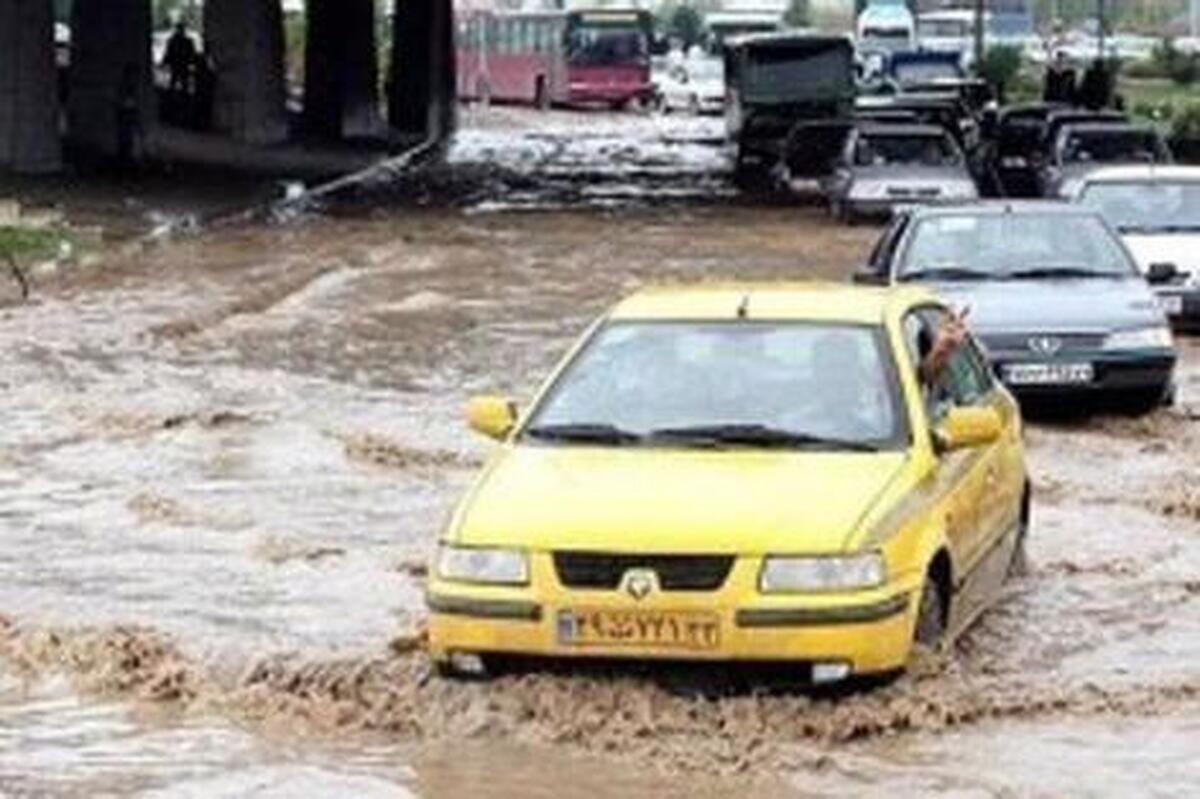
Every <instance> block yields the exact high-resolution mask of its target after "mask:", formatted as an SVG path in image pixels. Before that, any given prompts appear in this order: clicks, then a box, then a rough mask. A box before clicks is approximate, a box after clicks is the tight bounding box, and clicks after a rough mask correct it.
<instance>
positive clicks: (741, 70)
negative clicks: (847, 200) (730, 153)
mask: <svg viewBox="0 0 1200 799" xmlns="http://www.w3.org/2000/svg"><path fill="white" fill-rule="evenodd" d="M725 86H726V95H727V96H726V103H725V119H726V123H727V128H728V132H729V139H730V141H731V142H732V143H733V145H734V146H735V147H736V149H737V173H736V177H737V180H738V183H739V184H740V185H742V186H747V187H758V186H763V185H767V184H769V183H770V182H771V176H772V175H773V174H777V173H778V172H779V171H780V170H781V168H783V167H787V168H789V169H790V170H791V171H792V172H796V171H797V170H799V171H800V172H802V173H806V174H805V176H806V177H818V176H820V173H821V172H823V171H824V170H826V169H828V168H830V164H831V162H832V159H833V158H834V157H835V156H836V155H837V154H838V152H839V151H840V148H841V144H842V141H843V140H844V136H845V132H846V131H847V130H848V129H849V126H850V124H851V121H852V116H853V112H854V94H855V76H854V46H853V44H852V43H851V41H850V38H849V37H847V36H825V35H817V34H809V33H794V32H788V33H766V34H755V35H750V36H742V37H738V38H736V39H731V40H729V41H728V42H726V47H725ZM806 129H807V130H809V131H811V133H812V135H808V134H806V133H805V130H806Z"/></svg>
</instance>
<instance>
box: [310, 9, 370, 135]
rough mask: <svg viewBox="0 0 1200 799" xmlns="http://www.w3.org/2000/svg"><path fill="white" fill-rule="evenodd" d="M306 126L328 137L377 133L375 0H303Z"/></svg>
mask: <svg viewBox="0 0 1200 799" xmlns="http://www.w3.org/2000/svg"><path fill="white" fill-rule="evenodd" d="M304 52H305V58H304V119H305V126H306V127H307V128H308V129H309V130H310V131H312V132H313V133H317V134H318V135H321V136H325V137H328V138H332V139H338V138H341V137H343V136H369V135H373V134H376V133H379V132H380V128H381V127H382V124H381V121H380V118H379V68H378V65H377V61H376V59H377V58H378V50H377V47H376V42H375V0H308V42H307V46H306V47H305V51H304Z"/></svg>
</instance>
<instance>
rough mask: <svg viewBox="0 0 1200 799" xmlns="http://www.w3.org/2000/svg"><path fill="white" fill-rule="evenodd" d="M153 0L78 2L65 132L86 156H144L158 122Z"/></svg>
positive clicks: (73, 6)
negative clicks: (152, 55) (152, 51)
mask: <svg viewBox="0 0 1200 799" xmlns="http://www.w3.org/2000/svg"><path fill="white" fill-rule="evenodd" d="M155 105H156V104H155V102H154V83H153V69H152V64H151V59H150V0H74V2H73V3H72V4H71V75H70V95H69V97H68V99H67V136H68V139H69V141H70V143H71V145H72V146H73V147H75V148H77V149H78V150H79V151H81V152H83V153H86V154H88V155H99V156H103V157H114V156H118V155H127V156H130V157H133V158H138V157H140V156H141V155H142V154H143V152H144V148H145V146H146V141H147V140H148V138H149V135H150V133H151V132H152V131H153V129H154V127H155V125H156V122H157V120H156V118H155Z"/></svg>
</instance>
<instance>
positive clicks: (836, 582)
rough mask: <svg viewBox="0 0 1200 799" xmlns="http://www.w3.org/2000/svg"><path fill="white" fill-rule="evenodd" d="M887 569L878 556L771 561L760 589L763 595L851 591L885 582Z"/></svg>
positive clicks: (765, 563) (764, 572) (863, 555)
mask: <svg viewBox="0 0 1200 799" xmlns="http://www.w3.org/2000/svg"><path fill="white" fill-rule="evenodd" d="M886 577H887V567H886V566H885V564H884V561H883V555H882V554H881V553H879V552H863V553H861V554H858V555H831V556H813V557H769V558H767V559H766V561H765V562H764V564H763V569H762V574H761V575H760V576H759V580H758V587H759V590H760V591H762V592H763V593H764V594H777V593H800V592H806V591H852V590H858V589H863V588H876V587H878V586H881V585H883V584H884V582H886Z"/></svg>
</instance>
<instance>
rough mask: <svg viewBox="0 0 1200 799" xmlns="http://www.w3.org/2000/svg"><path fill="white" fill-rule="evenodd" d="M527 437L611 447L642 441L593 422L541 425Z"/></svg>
mask: <svg viewBox="0 0 1200 799" xmlns="http://www.w3.org/2000/svg"><path fill="white" fill-rule="evenodd" d="M525 435H527V436H529V437H530V438H536V439H538V440H539V441H565V442H576V443H583V444H608V445H610V446H619V445H621V444H633V443H636V442H638V441H641V440H642V437H641V436H640V435H638V434H637V433H631V432H629V431H628V430H622V429H621V428H619V427H617V426H616V425H611V424H603V423H592V422H571V423H565V424H547V425H539V426H537V427H530V428H528V429H526V430H525Z"/></svg>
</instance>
